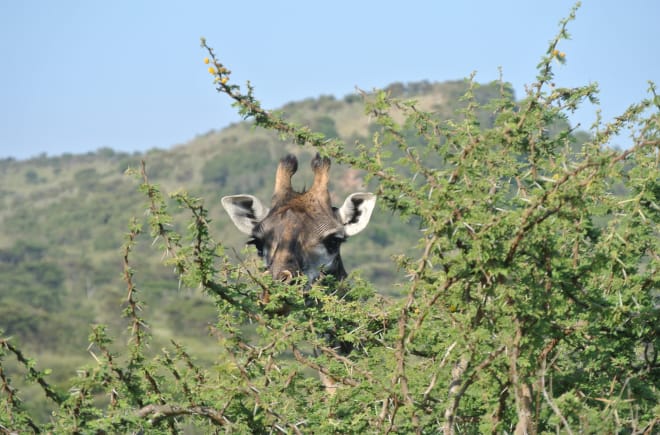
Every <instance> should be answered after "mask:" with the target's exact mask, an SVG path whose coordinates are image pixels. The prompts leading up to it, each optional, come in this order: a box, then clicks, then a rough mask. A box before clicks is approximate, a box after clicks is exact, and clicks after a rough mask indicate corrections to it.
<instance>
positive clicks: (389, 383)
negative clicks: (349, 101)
mask: <svg viewBox="0 0 660 435" xmlns="http://www.w3.org/2000/svg"><path fill="white" fill-rule="evenodd" d="M573 15H574V13H572V14H571V16H570V17H569V19H568V20H565V21H563V22H562V24H561V29H560V32H559V36H557V37H556V38H555V39H554V40H553V41H551V43H550V46H549V48H548V51H547V53H546V55H544V56H543V58H542V60H541V63H540V64H539V74H538V77H537V81H536V82H535V83H534V84H533V85H532V86H530V87H529V92H528V94H527V96H526V97H525V98H524V99H523V100H522V101H521V102H520V104H515V103H514V102H513V101H512V99H511V97H510V94H509V93H508V92H507V86H506V85H505V84H504V83H499V86H500V89H501V92H500V94H499V95H498V97H497V98H495V99H494V100H490V101H488V102H487V103H486V107H484V102H483V101H479V100H478V99H477V98H475V95H476V93H475V91H476V89H477V87H478V85H477V84H476V83H473V82H472V81H471V80H470V81H468V82H467V91H466V92H465V94H464V95H463V96H462V101H463V103H464V105H463V108H462V109H461V110H462V116H461V117H460V120H458V121H446V120H443V119H440V118H438V117H437V116H436V115H435V114H433V113H424V112H421V111H419V110H418V109H417V108H416V107H415V104H414V102H409V101H401V100H398V99H393V98H391V97H390V96H388V95H387V93H385V92H380V93H376V94H374V95H372V96H371V97H369V98H368V101H367V104H366V110H367V112H368V113H369V115H370V116H372V117H373V118H374V119H375V120H376V121H377V123H378V124H379V125H380V126H381V127H382V128H381V129H380V130H379V132H377V133H376V134H375V135H374V137H373V138H372V140H371V141H370V142H369V145H365V144H361V145H357V146H352V145H351V146H349V145H347V144H345V143H343V142H342V141H340V140H338V139H332V140H328V139H327V138H325V137H324V136H323V135H319V134H316V133H314V132H312V131H310V129H308V128H301V127H297V126H293V125H291V124H290V123H287V122H286V121H284V120H283V119H282V118H281V117H279V116H278V115H274V114H272V113H270V112H267V111H265V110H263V109H262V108H261V106H260V104H259V102H258V101H257V100H256V99H255V98H254V96H253V90H252V89H251V88H249V89H248V91H247V92H242V90H241V88H240V87H239V86H237V85H234V84H232V82H231V80H229V76H228V74H229V72H228V70H227V69H226V68H225V67H224V66H223V65H222V64H221V63H220V62H219V61H218V59H217V58H216V57H215V55H214V52H213V50H211V49H210V48H209V47H208V46H207V45H206V42H205V41H203V46H204V47H205V48H206V49H207V50H208V53H209V58H210V61H211V62H212V64H213V65H214V68H213V69H212V70H213V71H214V73H215V74H217V75H218V77H217V78H218V80H216V83H217V86H218V90H219V91H220V92H222V93H224V94H226V95H228V96H229V97H230V98H231V99H232V100H233V101H234V102H235V103H236V104H237V106H238V107H239V111H240V112H241V114H242V115H244V116H246V117H248V118H253V119H254V121H255V123H256V125H258V126H261V127H265V128H268V129H274V130H276V131H277V132H279V133H280V134H281V135H282V136H284V137H289V138H291V139H292V140H293V141H294V142H296V143H299V144H301V145H302V144H304V145H307V146H311V147H314V148H316V149H318V150H319V151H320V152H321V153H323V154H324V155H328V156H330V157H332V158H334V159H335V160H336V161H338V162H340V163H344V164H348V165H351V166H353V167H355V168H359V169H362V170H364V171H365V172H366V173H367V174H368V175H369V176H370V177H371V178H372V179H373V180H374V181H375V182H377V184H378V190H379V192H378V193H379V197H380V199H379V201H380V203H381V205H382V206H383V207H384V208H386V209H387V210H388V211H394V212H396V213H398V214H399V215H400V216H402V218H404V219H407V218H410V217H414V218H415V219H416V220H417V221H419V222H420V223H421V235H420V240H419V255H417V256H403V255H402V256H400V257H399V258H398V259H397V263H398V267H400V268H402V269H404V270H405V271H406V272H407V276H408V280H407V281H405V282H402V283H401V288H402V291H403V295H402V297H401V298H391V299H385V298H383V297H382V296H378V295H377V293H376V291H375V289H374V288H373V287H372V286H371V285H370V284H369V283H367V282H365V281H363V280H361V279H359V278H358V277H356V276H353V277H351V278H349V280H348V281H346V282H344V283H340V284H338V283H332V282H321V283H315V284H314V285H313V286H312V287H311V289H309V290H308V291H307V298H305V299H303V296H302V294H303V289H302V288H297V287H296V286H295V285H291V286H285V285H283V284H280V283H277V282H272V281H270V280H268V279H267V278H263V277H262V275H261V274H259V273H258V270H257V268H256V267H255V265H254V264H252V263H251V262H249V261H246V262H243V263H240V264H235V263H234V261H232V260H231V259H230V258H229V257H228V256H227V255H225V253H224V248H223V246H222V244H221V243H217V242H215V241H214V240H215V238H214V237H212V235H211V234H210V229H209V227H208V218H207V211H206V209H205V208H204V207H203V205H202V202H201V200H199V199H196V198H192V197H190V196H189V195H187V194H186V193H182V192H180V193H177V194H175V195H174V199H175V200H176V201H177V202H178V204H179V205H180V206H181V207H182V208H183V209H185V210H187V211H188V213H189V215H190V225H189V226H188V230H189V232H188V234H186V235H181V234H178V233H176V232H175V231H173V230H172V229H171V226H170V225H169V224H170V223H171V215H170V212H169V211H168V210H167V207H166V205H165V201H164V199H163V197H162V195H161V193H160V191H159V189H158V187H157V186H155V185H153V184H152V183H150V182H149V180H148V178H147V174H146V171H145V170H144V168H143V170H142V171H141V172H140V174H138V175H139V176H140V177H141V179H142V184H141V190H142V191H143V192H144V193H145V194H146V196H147V197H148V208H149V211H150V216H149V228H150V235H151V237H153V238H155V239H156V240H158V241H159V243H160V246H161V248H162V249H163V251H164V253H165V261H166V263H167V264H168V265H169V266H171V267H173V268H174V269H175V270H176V271H177V273H178V275H179V281H180V283H181V284H182V285H185V286H188V287H191V288H195V287H198V288H201V289H203V291H204V292H205V293H206V294H208V297H209V299H210V301H212V303H213V304H214V305H215V309H216V311H217V317H218V321H217V324H216V325H215V326H214V328H213V329H212V333H213V334H214V335H215V336H216V337H217V340H218V360H217V362H216V363H215V364H214V366H213V367H211V368H208V369H205V368H202V367H200V366H199V365H197V364H196V362H195V360H194V359H193V358H192V357H191V355H190V354H189V353H188V351H187V350H186V349H185V347H184V346H183V345H181V344H179V343H172V345H171V346H170V347H169V348H167V349H163V351H162V352H161V353H159V354H158V355H156V356H154V357H149V358H148V357H147V356H146V348H147V346H148V343H149V336H148V333H147V329H145V324H146V321H147V319H146V318H144V317H142V316H145V315H147V314H146V313H143V312H141V311H140V310H139V308H140V302H139V299H138V298H139V295H140V291H139V290H140V288H139V287H138V286H137V285H136V283H135V281H134V279H133V277H134V275H133V270H132V269H131V267H130V264H131V253H132V251H133V248H134V247H135V243H136V240H137V239H136V238H137V236H138V234H140V233H141V232H142V228H141V225H140V224H139V223H138V222H134V223H133V224H132V226H131V229H130V232H129V234H128V235H127V238H126V244H125V247H124V264H125V281H126V285H127V288H128V296H127V298H126V310H125V314H126V317H127V319H128V321H129V324H130V331H131V337H132V340H131V341H130V343H129V346H128V347H127V348H126V349H125V350H124V352H123V353H122V354H119V353H118V351H117V350H115V347H114V346H113V342H112V340H111V339H110V338H109V337H108V335H107V333H106V331H105V328H104V327H102V326H98V327H96V328H95V329H94V330H93V332H92V334H91V336H90V340H91V341H92V343H93V346H94V347H93V352H94V355H95V356H96V361H95V363H94V364H92V365H90V366H89V367H86V368H84V369H81V370H80V371H79V376H78V378H77V379H75V380H74V381H73V383H72V388H71V390H70V394H69V395H67V396H64V395H62V394H58V393H57V392H53V391H52V390H50V389H49V386H48V384H47V382H46V380H45V373H42V372H38V371H36V370H34V368H33V365H31V364H30V363H29V362H26V363H25V367H26V370H27V371H28V375H29V376H30V378H31V379H34V380H35V381H36V382H38V383H40V384H41V385H42V387H43V389H44V391H45V393H46V395H47V396H48V397H50V398H51V399H52V400H53V402H54V403H56V405H57V406H56V411H55V413H54V417H53V419H52V420H51V422H49V423H43V424H42V423H39V422H36V421H34V419H32V418H31V417H30V416H29V414H28V413H27V412H25V409H24V408H23V407H22V405H21V403H20V402H19V401H18V398H17V397H18V396H17V395H16V394H15V391H14V390H13V389H12V387H11V384H10V383H9V381H8V379H7V378H6V377H5V376H3V375H2V373H3V372H1V371H0V379H1V380H2V384H1V385H2V388H3V396H2V397H3V401H4V403H3V405H4V406H3V407H2V408H1V409H0V424H2V426H3V427H7V428H11V429H12V430H14V429H16V430H37V429H39V430H40V429H44V430H49V431H55V432H93V431H105V432H140V431H148V432H150V433H159V432H178V431H179V430H181V429H182V426H181V425H182V423H181V422H182V420H184V419H185V420H186V421H187V422H188V423H187V425H189V426H195V427H197V429H198V430H200V431H210V430H211V428H214V429H215V430H217V431H220V430H226V431H228V432H234V433H267V432H283V433H303V432H309V433H364V432H376V433H392V432H395V433H409V432H410V433H438V432H444V433H455V432H462V433H463V432H464V433H485V432H491V433H500V432H507V433H510V432H515V433H521V434H522V433H549V432H573V431H576V432H586V433H619V432H624V433H643V432H647V433H651V432H652V431H653V429H654V427H656V426H657V424H658V417H657V415H658V410H659V409H660V405H659V403H658V387H660V376H659V367H658V361H657V349H658V347H659V346H660V343H659V340H658V332H659V325H658V321H657V319H658V317H659V316H658V315H659V314H660V313H659V312H658V311H659V310H658V306H659V301H658V298H659V295H658V288H660V279H659V277H658V270H659V268H660V255H659V254H660V251H659V248H660V246H659V245H660V237H658V236H659V234H660V233H659V231H658V229H659V228H658V225H659V223H660V206H659V204H660V173H659V161H660V157H659V156H660V134H659V123H658V120H659V117H658V109H659V107H658V102H659V101H660V100H659V99H658V97H657V96H656V94H655V88H654V87H653V86H651V89H650V94H651V98H649V99H647V100H643V101H642V102H640V103H638V104H634V105H632V106H631V107H630V108H629V109H628V110H627V111H626V112H625V113H623V114H621V116H619V117H617V118H616V119H615V120H614V121H613V122H610V123H605V124H601V125H598V126H597V127H596V128H595V129H594V131H593V132H592V134H591V136H589V137H588V138H583V139H586V142H584V143H582V144H581V146H579V147H577V146H576V144H577V143H578V142H579V138H577V137H576V136H575V134H574V133H573V131H572V130H571V129H570V128H569V127H568V125H567V124H566V123H565V122H564V121H565V120H566V113H567V112H570V111H571V110H574V109H575V108H576V107H577V106H579V105H580V104H581V103H582V102H583V101H584V100H592V101H593V100H595V99H596V87H595V86H594V85H589V86H585V87H577V88H557V87H554V86H552V85H551V81H552V79H553V72H552V65H553V62H555V61H556V60H557V54H556V53H558V51H557V47H558V45H559V43H560V42H561V40H562V38H564V37H565V35H566V29H565V27H566V25H567V23H568V22H569V21H570V19H572V18H573ZM563 59H564V56H563V54H562V55H561V59H560V60H562V61H563ZM483 110H488V111H490V112H491V113H492V114H493V126H492V127H487V128H485V127H483V126H482V125H481V123H480V122H479V113H482V112H483ZM394 111H396V116H394V115H393V112H394ZM401 114H403V121H402V122H399V121H397V120H400V119H402V117H401ZM626 129H630V130H632V132H633V135H632V137H633V143H632V144H631V145H630V147H629V148H627V149H625V150H616V149H613V148H612V147H611V146H610V143H611V140H612V139H613V138H614V137H616V136H617V135H619V134H620V133H622V132H623V131H624V130H626ZM411 131H414V132H416V137H415V140H414V146H412V145H411V144H410V143H409V142H408V140H409V136H410V132H411ZM428 162H434V163H433V164H430V163H428ZM614 188H616V189H617V190H616V192H613V189H614ZM265 287H268V288H269V292H270V294H271V295H272V296H271V298H272V300H273V301H274V302H272V304H276V303H277V300H280V299H281V298H286V299H287V301H288V304H289V305H291V306H292V307H293V308H292V310H291V312H290V313H289V314H287V315H272V314H271V313H273V312H276V311H277V310H274V309H273V308H276V307H274V306H271V305H268V306H266V307H264V306H261V305H260V303H259V302H258V301H259V295H260V294H261V292H262V291H263V289H264V288H265ZM310 300H311V301H317V302H318V303H306V301H310ZM328 332H331V333H332V335H333V336H335V337H337V338H338V339H339V340H341V341H342V342H347V343H351V344H352V348H353V350H352V352H351V353H350V354H348V355H345V354H341V353H339V352H338V351H337V350H336V349H334V348H333V347H332V346H331V345H330V343H328V342H327V340H326V337H327V333H328ZM0 344H1V345H2V349H3V352H4V354H3V355H0V356H3V357H4V356H6V355H7V354H13V355H15V356H16V357H17V359H18V360H19V361H22V360H24V359H25V358H24V357H23V356H22V354H21V353H20V351H19V350H18V349H17V348H16V347H15V346H13V345H12V343H11V342H10V341H9V340H6V339H3V340H2V341H0ZM318 372H321V373H323V374H325V375H329V376H332V377H333V378H334V379H336V380H337V382H338V383H339V384H340V385H341V386H340V388H338V390H337V392H336V393H335V394H334V395H329V394H328V393H327V392H326V391H325V390H324V389H323V387H322V384H321V383H320V382H319V380H318V379H317V376H316V373H318ZM101 393H102V394H105V395H106V396H105V397H106V398H107V399H106V401H97V400H96V399H97V397H99V396H100V394H101ZM189 426H186V427H189Z"/></svg>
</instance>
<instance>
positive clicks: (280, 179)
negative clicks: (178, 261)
mask: <svg viewBox="0 0 660 435" xmlns="http://www.w3.org/2000/svg"><path fill="white" fill-rule="evenodd" d="M297 170H298V159H297V158H296V157H295V156H294V155H292V154H289V155H287V156H285V157H283V158H282V159H281V160H280V163H279V165H278V167H277V172H276V174H275V188H274V191H273V196H272V199H271V204H270V208H269V207H267V206H265V205H264V204H262V202H261V201H259V199H258V198H256V197H254V196H252V195H246V194H243V195H231V196H225V197H223V198H222V205H223V207H224V208H225V210H226V211H227V213H228V214H229V217H230V218H231V220H232V222H233V223H234V225H235V226H236V227H237V228H238V230H239V231H241V232H242V233H245V234H248V235H249V236H250V239H249V241H248V243H249V244H252V245H254V246H255V247H256V249H257V253H258V255H259V256H260V257H261V258H263V260H264V262H265V265H266V268H267V269H268V271H269V272H270V274H271V276H272V277H273V279H276V280H280V281H283V282H287V283H288V282H291V281H292V280H294V279H295V278H296V277H297V276H301V275H304V276H306V277H307V283H308V285H310V284H311V283H313V282H314V281H315V280H317V279H319V278H320V277H321V276H323V275H331V276H334V277H335V278H336V279H337V280H338V281H341V280H343V279H344V278H346V276H347V274H346V270H345V269H344V265H343V263H342V259H341V255H340V252H339V251H340V247H341V245H342V243H344V242H345V241H346V240H347V238H348V237H350V236H354V235H356V234H358V233H359V232H361V231H362V230H364V229H365V228H366V226H367V224H368V223H369V220H370V219H371V213H372V212H373V209H374V206H375V204H376V195H374V194H373V193H368V192H358V193H353V194H351V195H349V196H348V197H347V198H346V200H345V201H344V203H343V204H342V206H341V207H339V208H337V207H333V206H332V204H331V201H330V193H329V191H328V181H329V171H330V159H328V158H327V157H324V158H321V156H320V155H319V154H316V157H314V159H312V170H313V172H314V181H313V183H312V186H311V188H310V189H309V190H307V191H304V192H296V191H295V190H293V188H292V186H291V178H292V176H293V175H294V174H295V173H296V171H297ZM268 301H269V294H268V292H265V293H264V294H263V296H262V302H263V303H268ZM329 339H330V341H331V342H336V340H334V339H333V338H332V337H330V338H329ZM333 344H334V343H333ZM343 347H344V346H340V352H343V353H347V351H346V350H345V349H342V348H343ZM319 375H320V378H321V382H322V383H323V385H324V386H325V388H326V391H327V392H328V394H329V395H333V394H334V392H335V391H336V388H337V385H336V381H335V380H334V379H332V378H330V377H329V376H327V375H325V374H323V373H322V372H320V371H319Z"/></svg>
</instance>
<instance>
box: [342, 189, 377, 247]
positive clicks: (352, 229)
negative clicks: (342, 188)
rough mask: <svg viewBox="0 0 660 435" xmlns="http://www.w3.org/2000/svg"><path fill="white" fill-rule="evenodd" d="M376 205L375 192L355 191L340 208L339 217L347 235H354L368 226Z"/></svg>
mask: <svg viewBox="0 0 660 435" xmlns="http://www.w3.org/2000/svg"><path fill="white" fill-rule="evenodd" d="M375 205H376V195H374V194H373V193H353V194H352V195H349V196H348V198H346V200H345V201H344V204H343V205H342V206H341V208H340V209H339V219H340V220H341V223H342V224H343V225H344V230H345V231H346V235H347V236H353V235H355V234H357V233H359V232H360V231H362V230H363V229H365V228H366V227H367V224H368V223H369V219H371V212H372V211H374V206H375Z"/></svg>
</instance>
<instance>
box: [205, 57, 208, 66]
mask: <svg viewBox="0 0 660 435" xmlns="http://www.w3.org/2000/svg"><path fill="white" fill-rule="evenodd" d="M204 63H205V64H207V65H208V64H209V58H208V57H205V58H204Z"/></svg>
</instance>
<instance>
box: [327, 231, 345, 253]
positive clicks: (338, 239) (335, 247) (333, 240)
mask: <svg viewBox="0 0 660 435" xmlns="http://www.w3.org/2000/svg"><path fill="white" fill-rule="evenodd" d="M345 240H346V239H345V238H344V237H342V236H339V235H337V234H331V235H329V236H328V237H326V238H324V239H323V241H322V242H323V246H325V249H327V251H328V253H329V254H336V253H337V252H339V246H341V244H342V243H344V241H345Z"/></svg>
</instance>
